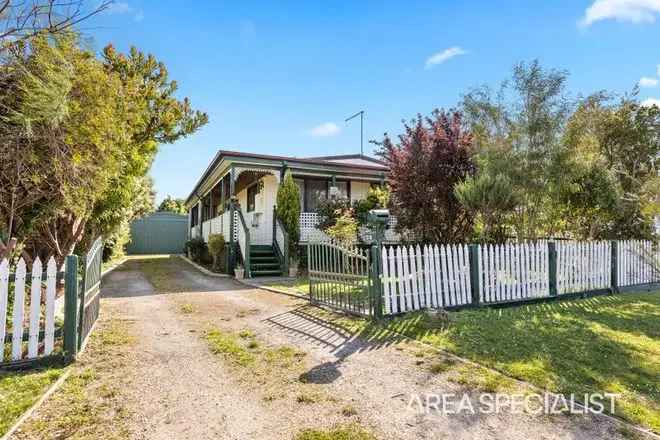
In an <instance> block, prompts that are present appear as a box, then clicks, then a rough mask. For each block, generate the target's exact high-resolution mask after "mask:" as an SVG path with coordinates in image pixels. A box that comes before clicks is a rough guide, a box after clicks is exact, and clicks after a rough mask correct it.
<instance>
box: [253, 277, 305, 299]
mask: <svg viewBox="0 0 660 440" xmlns="http://www.w3.org/2000/svg"><path fill="white" fill-rule="evenodd" d="M263 284H264V286H268V287H273V288H275V289H281V290H285V291H287V292H291V293H295V294H298V295H309V279H308V278H288V279H283V280H277V281H272V282H267V283H263Z"/></svg>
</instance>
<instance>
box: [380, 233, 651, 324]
mask: <svg viewBox="0 0 660 440" xmlns="http://www.w3.org/2000/svg"><path fill="white" fill-rule="evenodd" d="M381 255H382V258H381V265H380V268H379V270H380V274H379V276H380V280H381V285H382V294H383V312H384V313H385V314H396V313H401V312H407V311H412V310H419V309H423V308H428V307H444V308H456V307H466V306H478V305H499V304H511V303H521V302H526V301H533V300H538V299H542V298H552V297H562V296H569V295H581V294H587V293H604V292H611V291H614V292H616V291H618V290H619V289H620V288H621V287H625V286H644V285H649V284H652V283H659V282H660V270H659V269H658V265H659V264H660V249H659V247H658V245H657V244H654V243H652V242H650V241H614V242H536V243H516V244H503V245H469V246H467V245H425V246H423V247H420V246H386V247H383V248H382V249H381Z"/></svg>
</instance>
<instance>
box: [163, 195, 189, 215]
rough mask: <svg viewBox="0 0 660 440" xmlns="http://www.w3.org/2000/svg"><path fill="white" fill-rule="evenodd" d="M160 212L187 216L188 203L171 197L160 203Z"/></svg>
mask: <svg viewBox="0 0 660 440" xmlns="http://www.w3.org/2000/svg"><path fill="white" fill-rule="evenodd" d="M158 211H167V212H173V213H175V214H186V213H187V212H188V210H187V209H186V201H185V200H184V199H175V198H173V197H172V196H170V195H168V196H167V197H165V198H164V199H163V201H162V202H160V205H158Z"/></svg>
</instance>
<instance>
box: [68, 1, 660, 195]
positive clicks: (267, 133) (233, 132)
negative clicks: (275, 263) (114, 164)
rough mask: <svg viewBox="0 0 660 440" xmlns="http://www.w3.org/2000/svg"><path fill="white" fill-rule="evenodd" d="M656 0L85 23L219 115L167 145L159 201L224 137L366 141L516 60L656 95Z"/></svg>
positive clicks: (659, 68)
mask: <svg viewBox="0 0 660 440" xmlns="http://www.w3.org/2000/svg"><path fill="white" fill-rule="evenodd" d="M659 20H660V0H595V1H594V0H584V1H580V0H553V1H525V0H520V1H476V0H475V1H468V0H466V1H443V0H436V1H405V2H404V1H383V0H380V1H370V0H361V1H342V2H339V1H324V2H313V1H300V2H287V1H273V2H269V1H265V0H262V1H258V2H251V1H240V2H238V1H229V2H228V1H220V0H188V1H174V0H144V1H140V0H127V1H121V0H117V1H116V3H115V4H114V5H113V6H112V8H110V10H108V11H106V12H104V13H103V14H102V15H99V16H96V17H94V18H93V19H91V20H89V21H87V22H85V23H84V25H83V26H82V29H81V30H82V31H83V32H84V33H85V35H86V36H87V37H88V39H89V40H90V43H91V45H92V47H93V48H94V49H95V50H97V51H100V50H101V49H102V48H103V47H104V46H105V45H106V44H108V43H112V44H113V45H114V46H115V47H116V48H117V49H118V50H121V51H127V50H128V49H129V48H130V47H131V46H136V47H137V48H139V49H140V50H142V51H144V52H148V53H151V54H153V55H155V56H156V57H157V58H158V59H159V60H160V61H163V62H164V63H165V65H166V66H167V68H168V71H169V74H170V78H171V79H174V80H176V81H177V83H178V84H179V90H178V96H179V97H181V98H183V97H188V98H190V100H191V102H192V104H193V107H194V108H196V109H199V110H202V111H205V112H207V113H208V115H209V123H208V124H207V125H206V126H204V127H203V128H202V129H200V130H199V131H198V132H196V133H195V134H193V135H191V136H189V137H187V138H185V139H183V140H180V141H178V142H176V143H174V144H169V145H162V146H161V147H160V151H159V153H158V155H157V157H156V159H155V162H154V164H153V167H152V170H151V175H152V177H153V178H154V181H155V186H156V190H157V201H160V200H162V199H163V198H164V197H166V196H167V195H171V196H173V197H184V198H185V197H187V196H188V194H189V193H190V191H191V190H192V188H193V186H194V184H195V183H196V182H197V180H198V178H199V177H200V175H201V173H202V172H203V171H204V169H205V168H206V167H207V166H208V164H209V162H210V161H211V159H212V158H213V156H214V155H215V154H216V152H217V150H219V149H228V150H238V151H245V152H252V153H264V154H276V155H291V156H299V157H304V156H315V155H316V156H318V155H329V154H351V153H359V152H360V124H359V119H355V120H353V121H351V122H349V123H345V122H344V119H345V118H347V117H348V116H351V115H352V114H354V113H355V112H358V111H360V110H364V112H365V119H364V133H365V135H364V137H365V153H366V154H373V145H372V144H369V143H368V142H367V141H368V140H371V139H375V140H380V139H382V137H383V134H384V133H386V132H387V133H388V134H390V135H392V136H396V135H398V134H399V133H400V132H401V130H402V127H403V125H402V120H409V119H411V118H413V117H414V116H415V115H416V114H418V113H421V114H423V115H424V114H428V113H430V112H431V111H433V109H435V108H451V107H455V106H456V105H457V103H458V102H459V101H460V99H461V96H462V95H463V94H465V93H466V92H467V91H469V90H470V88H473V87H476V86H480V85H484V84H486V85H490V86H497V85H498V84H499V83H500V82H501V81H502V80H504V79H506V78H507V77H509V76H510V74H511V70H512V67H513V65H514V64H515V63H517V62H520V61H531V60H533V59H539V60H540V62H541V63H542V65H543V66H544V67H548V68H556V69H565V70H567V71H568V72H569V74H570V76H569V80H568V91H569V93H570V95H571V96H573V97H577V96H579V95H588V94H590V93H593V92H595V91H599V90H609V91H612V92H617V93H625V92H629V91H631V90H632V89H633V87H634V86H635V85H637V84H639V86H640V98H641V99H642V100H643V101H646V102H648V103H650V102H653V100H659V101H658V102H659V105H660V24H659V23H658V21H659Z"/></svg>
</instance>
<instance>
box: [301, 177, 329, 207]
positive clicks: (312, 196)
mask: <svg viewBox="0 0 660 440" xmlns="http://www.w3.org/2000/svg"><path fill="white" fill-rule="evenodd" d="M327 197H328V181H327V180H312V179H307V180H305V211H307V212H316V210H317V208H318V206H319V203H320V202H321V201H322V200H325V199H326V198H327Z"/></svg>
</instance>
